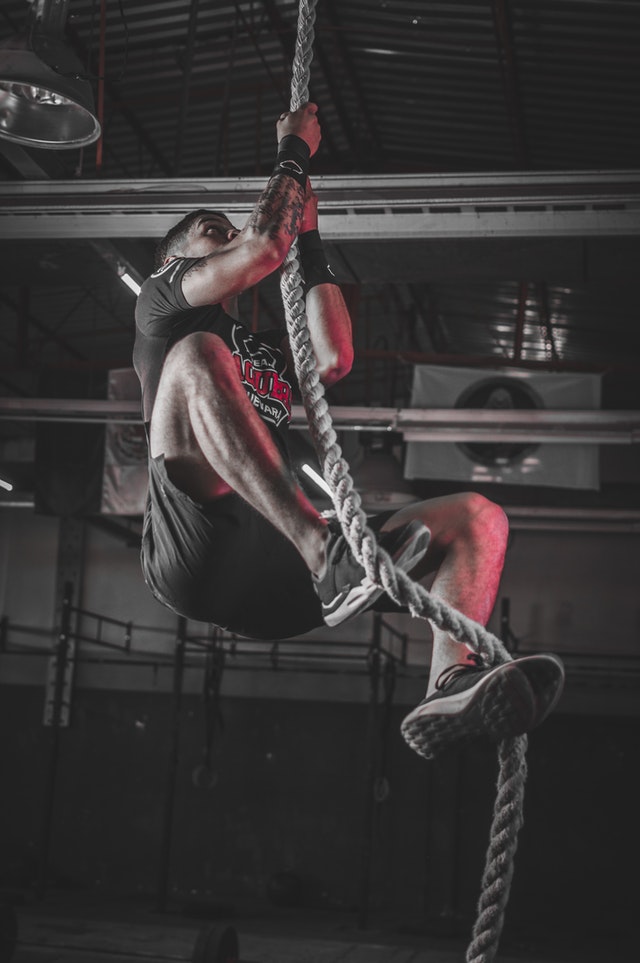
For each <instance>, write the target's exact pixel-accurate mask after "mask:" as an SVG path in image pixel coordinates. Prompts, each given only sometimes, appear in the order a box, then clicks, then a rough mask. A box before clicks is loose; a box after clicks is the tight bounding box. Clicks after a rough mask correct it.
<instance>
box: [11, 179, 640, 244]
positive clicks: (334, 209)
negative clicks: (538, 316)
mask: <svg viewBox="0 0 640 963" xmlns="http://www.w3.org/2000/svg"><path fill="white" fill-rule="evenodd" d="M263 187H264V178H255V177H252V178H221V179H217V180H203V181H202V182H199V183H198V184H191V183H185V184H183V185H181V184H176V182H175V181H169V182H168V183H167V182H162V181H158V180H140V181H135V180H132V181H104V182H96V181H92V182H82V181H79V182H75V181H71V182H69V181H57V182H49V183H46V184H44V185H43V183H42V182H40V181H32V182H18V183H14V182H4V183H0V218H1V219H2V231H3V236H4V237H5V238H7V239H10V238H36V237H43V238H47V237H56V238H63V237H75V238H77V237H102V238H104V237H110V236H111V237H136V238H140V237H159V236H162V235H163V234H164V233H166V231H167V230H168V229H169V227H171V226H172V225H173V224H174V223H175V222H176V220H177V219H178V218H179V217H181V216H182V215H183V214H184V213H185V211H188V210H190V209H195V208H197V207H202V206H203V204H206V206H208V207H214V208H216V209H218V210H226V211H227V213H229V214H230V215H233V216H235V217H236V218H239V217H241V216H242V215H245V216H248V214H249V213H250V211H251V210H252V209H253V206H254V204H255V202H256V200H257V197H258V195H259V193H260V192H261V190H262V189H263ZM314 189H315V190H316V192H317V193H318V196H319V201H320V210H321V214H320V230H321V232H322V234H323V236H324V237H325V239H327V240H334V241H338V240H367V239H371V240H373V239H375V240H380V238H381V237H384V238H385V239H389V240H390V239H396V240H397V239H402V238H420V237H423V238H454V237H459V238H463V237H469V238H473V237H477V238H482V237H512V236H518V237H542V236H565V237H575V236H584V237H586V236H630V235H640V171H614V172H611V173H610V174H607V175H602V174H598V173H597V172H576V173H570V174H529V175H525V174H509V172H505V173H504V174H503V175H475V174H470V175H467V176H466V177H461V176H459V175H441V174H438V175H430V174H425V175H422V176H415V175H388V176H386V177H379V176H369V177H367V176H365V175H363V176H361V177H357V178H356V177H353V176H349V177H332V176H327V177H318V178H316V179H315V180H314Z"/></svg>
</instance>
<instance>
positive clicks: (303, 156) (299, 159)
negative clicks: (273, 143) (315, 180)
mask: <svg viewBox="0 0 640 963" xmlns="http://www.w3.org/2000/svg"><path fill="white" fill-rule="evenodd" d="M310 154H311V151H310V150H309V145H308V144H307V143H306V141H304V140H303V139H302V137H296V135H295V134H287V136H286V137H283V138H282V140H281V141H280V143H279V144H278V156H277V157H276V163H275V167H274V168H273V173H274V174H288V175H289V176H290V177H293V179H294V180H296V181H297V182H298V184H300V185H302V187H306V186H307V174H308V173H309V157H310Z"/></svg>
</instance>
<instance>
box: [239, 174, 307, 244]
mask: <svg viewBox="0 0 640 963" xmlns="http://www.w3.org/2000/svg"><path fill="white" fill-rule="evenodd" d="M303 210H304V191H303V190H302V187H301V186H300V184H298V183H297V181H295V180H294V179H293V177H289V176H288V175H287V174H276V175H275V176H274V177H272V178H271V179H270V181H269V183H268V184H267V186H266V187H265V189H264V191H263V192H262V194H261V195H260V198H259V200H258V203H257V204H256V206H255V208H254V210H253V213H252V214H251V216H250V217H249V222H248V226H249V227H250V228H253V230H255V231H258V232H259V233H260V234H265V233H266V234H268V236H269V238H271V239H272V240H275V238H277V237H278V236H279V235H280V234H284V235H285V236H286V237H296V236H297V234H298V230H299V228H300V224H301V223H302V212H303Z"/></svg>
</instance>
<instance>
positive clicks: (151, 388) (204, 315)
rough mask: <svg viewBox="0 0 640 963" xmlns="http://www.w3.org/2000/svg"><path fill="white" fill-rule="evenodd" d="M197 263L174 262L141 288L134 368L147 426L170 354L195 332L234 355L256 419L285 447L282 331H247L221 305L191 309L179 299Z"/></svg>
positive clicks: (288, 397) (286, 381)
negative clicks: (209, 334) (214, 338)
mask: <svg viewBox="0 0 640 963" xmlns="http://www.w3.org/2000/svg"><path fill="white" fill-rule="evenodd" d="M198 260H200V258H177V259H176V260H173V261H169V263H168V264H166V265H164V267H162V268H160V270H159V271H156V272H155V274H152V275H151V277H150V278H147V280H146V281H145V282H144V284H143V285H142V290H141V291H140V294H139V296H138V302H137V305H136V339H135V345H134V349H133V364H134V367H135V369H136V372H137V374H138V377H139V379H140V384H141V386H142V411H143V417H144V421H145V423H146V424H148V423H149V421H150V420H151V413H152V411H153V405H154V402H155V398H156V393H157V391H158V383H159V381H160V374H161V372H162V366H163V364H164V360H165V358H166V356H167V353H168V352H169V350H170V349H171V348H172V347H173V345H175V344H176V343H177V342H178V341H180V340H181V339H182V338H184V337H185V336H186V335H188V334H192V333H193V332H195V331H210V332H212V333H213V334H216V335H218V336H219V337H220V338H221V339H222V340H223V341H224V343H225V344H226V345H227V347H228V348H229V349H230V351H231V352H232V355H233V358H234V361H235V363H236V365H237V368H238V375H239V377H240V380H241V381H242V384H243V386H244V389H245V391H246V392H247V395H248V396H249V399H250V401H251V403H252V404H253V405H254V407H255V408H256V409H257V411H258V413H259V414H260V417H261V418H262V419H263V421H264V422H265V423H266V424H267V426H268V427H269V428H270V429H271V431H272V433H273V434H274V435H275V437H276V438H278V440H279V441H280V442H281V443H283V442H284V436H285V434H286V430H287V426H288V423H289V420H290V418H291V401H292V384H291V380H290V376H289V374H288V372H287V362H286V358H285V356H284V354H283V352H282V351H281V349H280V344H281V342H282V340H283V338H284V332H283V331H282V330H270V331H259V332H257V333H255V334H252V333H251V331H249V329H248V328H247V327H246V326H245V325H244V324H241V323H240V322H239V321H236V320H235V319H234V318H232V317H230V316H229V315H228V314H226V313H225V311H224V310H223V309H222V307H221V306H220V305H219V304H214V305H205V306H204V307H199V308H194V307H191V305H189V304H188V303H187V301H186V300H185V298H184V295H183V293H182V277H183V275H184V274H185V273H186V271H188V270H189V268H191V267H192V266H193V265H194V264H196V263H197V262H198Z"/></svg>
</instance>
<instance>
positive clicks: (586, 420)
mask: <svg viewBox="0 0 640 963" xmlns="http://www.w3.org/2000/svg"><path fill="white" fill-rule="evenodd" d="M331 416H332V420H333V424H334V427H335V428H336V429H337V430H338V431H358V432H360V431H375V432H382V431H389V432H390V431H393V432H400V433H402V434H403V435H404V437H405V439H406V440H408V441H412V440H416V441H417V440H420V441H423V440H429V441H467V442H469V441H478V442H479V441H483V442H484V441H499V442H505V443H506V442H509V443H512V442H521V441H530V442H550V443H554V442H558V443H562V444H573V443H575V444H585V443H592V444H612V445H621V444H640V411H602V410H600V409H585V410H577V411H573V410H559V409H556V410H549V409H543V410H540V409H534V410H529V409H522V410H514V409H508V410H496V409H489V408H380V407H359V406H353V405H343V406H340V405H336V406H334V407H332V409H331ZM0 420H5V421H69V422H83V423H94V422H95V423H103V422H107V421H109V422H124V423H139V422H141V420H142V418H141V414H140V402H139V401H111V400H108V399H104V400H99V399H86V398H82V399H80V398H0ZM307 424H308V422H307V416H306V414H305V410H304V408H303V406H302V405H294V406H293V410H292V418H291V426H292V428H305V427H307Z"/></svg>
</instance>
